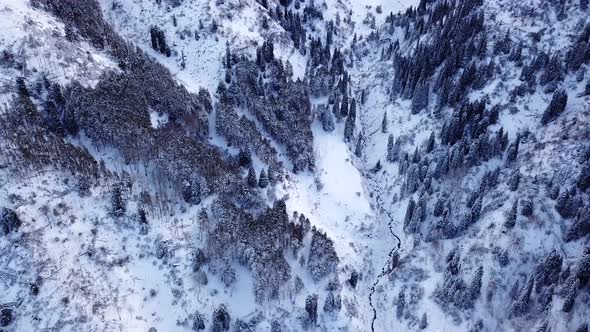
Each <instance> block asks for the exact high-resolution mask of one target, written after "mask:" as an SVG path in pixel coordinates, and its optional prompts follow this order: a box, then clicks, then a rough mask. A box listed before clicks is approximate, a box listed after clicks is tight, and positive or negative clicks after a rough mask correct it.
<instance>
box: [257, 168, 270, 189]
mask: <svg viewBox="0 0 590 332" xmlns="http://www.w3.org/2000/svg"><path fill="white" fill-rule="evenodd" d="M267 186H268V178H267V177H266V172H265V171H264V169H262V170H261V171H260V177H259V178H258V187H260V188H263V189H264V188H266V187H267Z"/></svg>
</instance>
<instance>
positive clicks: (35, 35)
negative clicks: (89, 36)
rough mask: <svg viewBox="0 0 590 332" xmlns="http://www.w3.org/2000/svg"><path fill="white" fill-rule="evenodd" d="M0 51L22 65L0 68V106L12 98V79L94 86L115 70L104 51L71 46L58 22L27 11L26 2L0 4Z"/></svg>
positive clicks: (1, 1) (3, 1)
mask: <svg viewBox="0 0 590 332" xmlns="http://www.w3.org/2000/svg"><path fill="white" fill-rule="evenodd" d="M0 15H1V16H2V18H3V19H2V20H0V31H2V34H0V50H2V51H7V52H10V53H12V54H13V55H14V60H15V61H16V62H17V63H19V64H22V68H21V69H16V66H1V67H0V82H1V83H2V85H3V86H4V87H2V88H0V104H3V103H6V102H8V100H10V98H11V97H12V91H11V89H10V88H8V87H9V86H11V85H12V84H14V82H12V79H11V78H12V77H16V76H24V77H26V79H27V81H29V82H34V81H35V80H37V79H39V78H41V77H42V76H47V78H49V79H50V80H52V81H55V82H57V83H59V84H61V85H65V84H67V83H70V82H72V81H73V80H76V81H78V82H80V83H81V84H82V85H83V86H94V85H95V84H96V83H98V79H99V77H100V75H101V74H102V73H103V72H104V71H106V70H114V71H116V70H118V69H117V64H116V63H115V62H114V61H112V60H111V59H110V57H109V56H108V55H107V54H106V53H105V52H103V51H98V50H96V49H94V48H93V47H92V46H90V45H89V44H88V43H86V42H81V43H72V42H69V41H67V40H66V39H65V38H64V34H65V33H64V27H63V24H62V23H61V22H58V21H57V20H56V19H55V18H53V17H52V16H51V15H49V14H48V13H46V12H44V11H39V10H35V9H33V8H31V7H30V1H29V0H26V1H25V0H23V1H11V0H0Z"/></svg>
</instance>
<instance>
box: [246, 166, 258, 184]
mask: <svg viewBox="0 0 590 332" xmlns="http://www.w3.org/2000/svg"><path fill="white" fill-rule="evenodd" d="M247 182H248V185H249V186H250V188H256V186H257V185H258V180H257V179H256V170H255V169H254V166H252V164H250V167H249V168H248V177H247Z"/></svg>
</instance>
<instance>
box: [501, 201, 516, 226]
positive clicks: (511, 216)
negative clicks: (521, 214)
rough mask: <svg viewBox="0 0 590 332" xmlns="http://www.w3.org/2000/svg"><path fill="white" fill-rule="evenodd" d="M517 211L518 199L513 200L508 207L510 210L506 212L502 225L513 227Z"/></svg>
mask: <svg viewBox="0 0 590 332" xmlns="http://www.w3.org/2000/svg"><path fill="white" fill-rule="evenodd" d="M517 211H518V199H517V200H515V201H514V204H512V208H511V209H510V212H509V213H508V216H507V217H506V222H504V227H506V228H512V227H514V225H516V217H517Z"/></svg>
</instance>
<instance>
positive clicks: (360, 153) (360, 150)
mask: <svg viewBox="0 0 590 332" xmlns="http://www.w3.org/2000/svg"><path fill="white" fill-rule="evenodd" d="M363 139H364V138H363V133H360V134H359V137H358V139H357V141H356V147H355V149H354V155H355V156H357V157H358V158H361V157H362V156H363Z"/></svg>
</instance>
